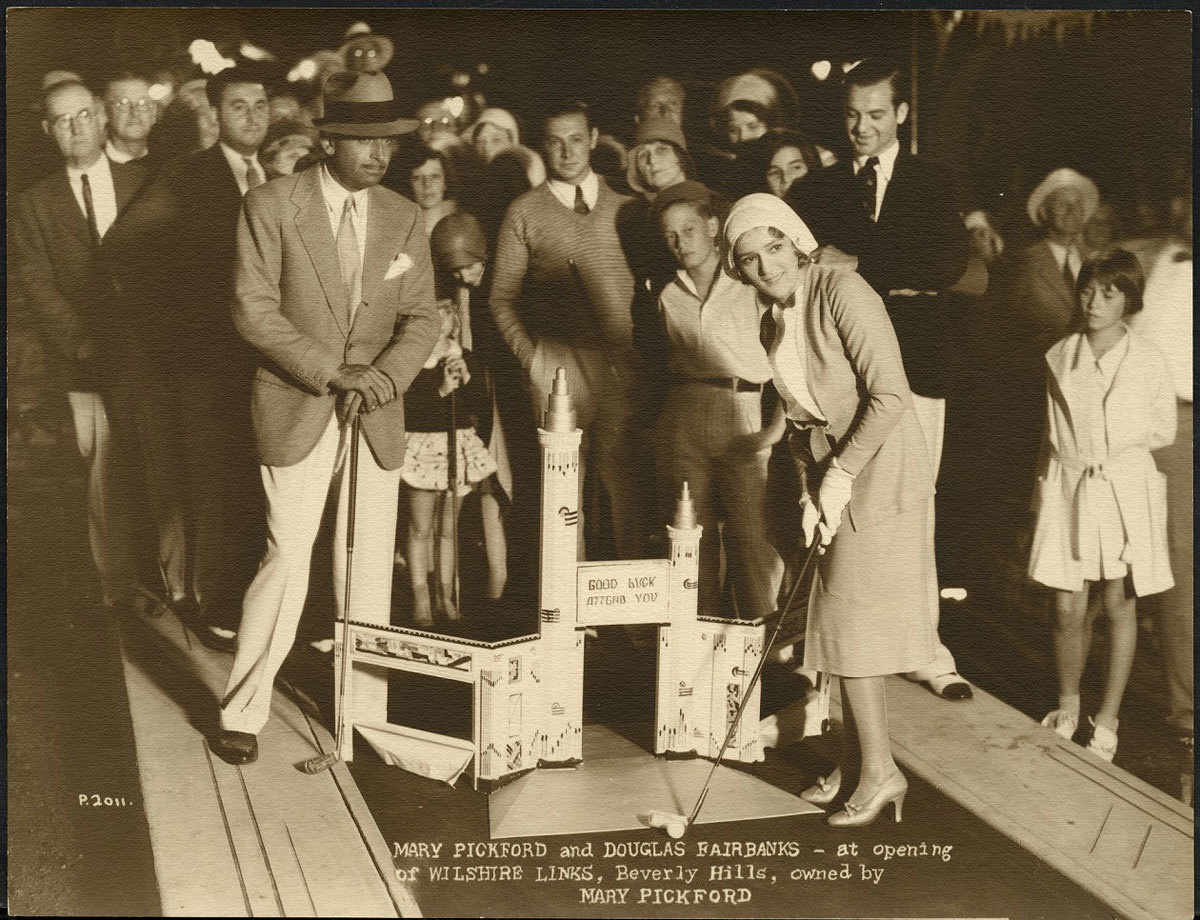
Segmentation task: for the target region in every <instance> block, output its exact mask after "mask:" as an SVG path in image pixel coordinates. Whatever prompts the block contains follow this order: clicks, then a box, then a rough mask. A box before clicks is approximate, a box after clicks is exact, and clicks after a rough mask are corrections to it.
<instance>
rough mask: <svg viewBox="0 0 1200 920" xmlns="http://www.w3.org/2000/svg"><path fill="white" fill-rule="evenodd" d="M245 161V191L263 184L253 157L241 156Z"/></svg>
mask: <svg viewBox="0 0 1200 920" xmlns="http://www.w3.org/2000/svg"><path fill="white" fill-rule="evenodd" d="M243 159H244V160H245V161H246V191H250V189H252V188H257V187H258V186H260V185H262V184H263V180H262V178H261V177H260V176H259V174H258V167H256V166H255V165H254V159H253V157H243Z"/></svg>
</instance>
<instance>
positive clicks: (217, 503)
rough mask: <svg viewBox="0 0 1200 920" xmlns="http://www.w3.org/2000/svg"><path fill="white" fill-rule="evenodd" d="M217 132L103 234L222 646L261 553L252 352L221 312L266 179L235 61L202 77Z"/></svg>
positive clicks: (252, 87)
mask: <svg viewBox="0 0 1200 920" xmlns="http://www.w3.org/2000/svg"><path fill="white" fill-rule="evenodd" d="M206 92H207V94H208V100H209V102H210V104H211V105H212V107H213V109H214V111H215V112H216V119H217V124H218V126H219V128H220V137H219V139H218V141H217V143H216V144H214V145H213V146H211V147H209V148H208V149H206V150H201V151H198V152H196V153H191V154H187V155H185V156H183V157H181V158H179V159H177V160H174V161H172V162H170V163H167V164H165V165H164V166H163V167H162V170H161V172H160V173H159V175H158V177H157V178H156V179H155V180H154V182H153V183H151V185H150V186H149V187H148V188H147V190H146V192H145V193H144V194H143V195H142V196H141V198H140V199H139V201H138V202H137V203H135V205H134V206H133V208H132V209H131V211H130V214H129V221H128V222H127V223H126V226H125V227H123V228H122V233H121V234H120V235H119V238H118V239H116V240H114V248H115V249H116V250H117V262H118V264H119V270H120V272H121V274H122V278H123V281H124V283H125V286H126V287H127V288H129V289H131V290H136V291H137V292H138V295H139V296H138V297H137V300H138V302H139V303H140V304H141V306H142V316H141V321H142V323H143V324H144V325H145V327H146V328H148V329H150V330H152V332H153V335H154V337H155V339H156V347H155V349H154V352H155V354H156V355H158V356H159V359H160V360H159V365H158V367H157V370H158V372H159V373H160V374H161V375H162V377H163V378H165V380H164V382H165V384H166V386H165V387H164V390H163V391H164V392H165V393H167V394H169V397H168V398H169V400H170V403H171V404H173V405H174V406H175V407H176V408H177V411H178V425H177V426H176V429H177V432H178V434H177V437H176V438H175V439H174V443H167V442H164V443H160V444H158V445H155V450H156V452H158V453H160V454H170V455H172V456H173V458H174V461H173V462H174V466H175V470H176V475H175V480H176V481H177V488H178V490H179V491H180V492H182V493H183V494H184V495H185V496H186V505H187V506H188V508H189V523H190V525H191V526H190V532H191V540H190V544H189V557H190V567H191V572H192V578H191V584H190V586H189V588H190V591H189V594H190V596H191V601H192V603H193V604H194V605H195V607H196V611H195V619H196V620H197V631H198V635H199V636H200V638H201V640H202V641H205V642H206V643H208V644H212V645H216V646H222V645H224V646H225V647H230V646H231V645H232V640H233V638H234V636H235V634H236V633H235V630H236V628H237V622H238V618H239V610H240V606H241V596H242V594H243V592H244V591H245V588H246V585H247V584H249V581H250V578H251V577H252V576H253V573H254V568H253V566H254V560H255V559H256V558H257V557H258V555H259V554H260V552H261V543H262V537H261V535H262V512H261V507H262V497H261V486H260V485H259V482H258V471H257V468H256V466H255V463H254V459H253V447H252V444H251V436H250V417H249V412H248V411H247V408H246V407H247V404H248V401H249V388H250V376H251V374H252V372H253V356H252V354H251V351H250V349H249V348H248V347H247V345H246V344H245V343H244V342H243V341H242V340H241V338H240V337H239V336H238V335H237V332H236V330H235V329H234V328H233V321H232V319H231V318H230V315H229V306H230V304H231V303H232V301H233V266H234V255H235V249H236V246H235V239H236V234H237V219H238V213H239V212H240V211H241V206H242V195H244V194H245V193H246V192H247V191H248V190H249V189H251V188H254V187H256V186H258V185H261V184H262V183H263V182H264V181H266V177H265V175H264V172H263V169H262V166H261V165H259V163H258V147H259V145H260V144H261V143H262V142H263V138H264V137H265V136H266V131H267V93H266V89H265V87H264V85H263V82H262V78H261V77H260V76H259V75H257V74H255V73H250V72H247V71H243V70H241V69H239V68H230V69H227V70H223V71H221V72H220V73H219V74H217V75H215V76H213V77H211V78H210V79H209V81H208V84H207V86H206Z"/></svg>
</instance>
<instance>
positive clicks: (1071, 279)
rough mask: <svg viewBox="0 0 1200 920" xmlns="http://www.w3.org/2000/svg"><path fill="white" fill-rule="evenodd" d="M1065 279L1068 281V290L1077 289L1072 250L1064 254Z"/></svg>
mask: <svg viewBox="0 0 1200 920" xmlns="http://www.w3.org/2000/svg"><path fill="white" fill-rule="evenodd" d="M1063 281H1065V282H1067V290H1069V291H1071V292H1072V293H1073V292H1074V291H1075V273H1074V272H1073V271H1071V250H1069V249H1068V250H1067V254H1066V255H1065V256H1063Z"/></svg>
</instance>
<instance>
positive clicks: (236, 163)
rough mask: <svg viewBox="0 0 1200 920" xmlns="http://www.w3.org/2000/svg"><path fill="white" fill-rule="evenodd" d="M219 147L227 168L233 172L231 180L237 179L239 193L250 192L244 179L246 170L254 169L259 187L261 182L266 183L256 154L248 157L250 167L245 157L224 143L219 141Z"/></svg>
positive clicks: (248, 184) (264, 174) (248, 185)
mask: <svg viewBox="0 0 1200 920" xmlns="http://www.w3.org/2000/svg"><path fill="white" fill-rule="evenodd" d="M219 145H220V147H221V153H223V154H225V159H226V161H228V163H229V168H230V170H232V172H233V178H235V179H237V184H238V191H240V192H241V193H242V194H243V195H245V194H246V192H248V191H249V190H250V182H249V180H248V179H247V178H246V172H247V170H248V169H250V168H253V169H254V171H255V173H256V174H257V175H258V179H259V182H258V184H260V185H261V184H262V183H263V182H266V181H267V176H266V173H264V172H263V168H262V165H261V164H260V163H259V162H258V154H257V153H255V154H252V155H251V156H250V164H251V165H247V163H246V157H244V156H242V155H241V154H240V153H238V152H237V151H236V150H234V149H233V148H232V147H230V146H228V145H227V144H226V143H225V142H224V141H220V142H219Z"/></svg>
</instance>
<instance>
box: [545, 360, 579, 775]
mask: <svg viewBox="0 0 1200 920" xmlns="http://www.w3.org/2000/svg"><path fill="white" fill-rule="evenodd" d="M582 437H583V432H582V431H580V430H579V428H578V427H577V426H576V424H575V410H574V409H573V408H572V406H571V394H570V393H569V392H568V391H567V374H566V371H565V370H564V369H563V368H561V367H560V368H559V369H558V371H557V372H556V373H555V375H554V389H553V391H552V392H551V394H550V399H549V404H548V405H547V406H546V412H545V415H544V416H543V420H542V427H541V428H539V429H538V441H539V443H540V444H541V448H542V512H541V546H540V553H539V559H540V562H541V574H540V580H539V584H538V610H539V617H540V620H541V637H542V641H541V648H540V649H539V655H538V658H539V664H538V671H539V680H540V682H541V692H542V698H543V700H544V716H545V717H544V719H543V722H542V725H543V737H542V749H541V752H540V759H541V760H543V761H545V762H547V763H567V762H572V761H577V760H580V759H582V756H583V686H582V680H581V675H582V674H583V630H582V629H579V628H578V624H577V622H576V621H577V617H576V610H575V607H576V604H577V596H576V584H575V582H576V570H577V567H578V564H579V551H578V545H579V531H578V528H579V443H580V440H581V438H582Z"/></svg>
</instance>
